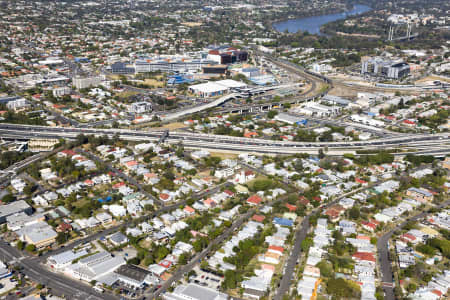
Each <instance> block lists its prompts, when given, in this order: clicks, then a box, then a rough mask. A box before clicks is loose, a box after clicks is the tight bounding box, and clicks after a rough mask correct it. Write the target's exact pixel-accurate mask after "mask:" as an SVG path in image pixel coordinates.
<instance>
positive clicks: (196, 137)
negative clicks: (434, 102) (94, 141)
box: [0, 124, 450, 154]
mask: <svg viewBox="0 0 450 300" xmlns="http://www.w3.org/2000/svg"><path fill="white" fill-rule="evenodd" d="M79 134H86V135H96V136H102V135H107V136H109V137H113V136H115V135H118V136H119V138H121V139H125V140H129V141H137V142H138V141H155V142H158V141H159V140H160V139H161V136H162V135H163V134H164V131H134V130H125V129H87V128H61V127H45V126H31V125H17V124H0V137H2V138H4V139H8V138H9V139H30V138H36V137H42V138H56V137H57V138H61V137H62V138H68V139H74V138H76V136H77V135H79ZM165 142H166V143H169V144H178V143H180V142H181V143H182V144H183V145H184V146H185V147H187V148H192V149H211V150H228V151H236V152H255V153H266V154H295V153H301V152H308V151H309V152H311V151H312V152H317V151H319V150H320V149H322V150H323V149H325V151H326V150H341V151H347V152H352V151H357V150H361V149H364V150H369V149H372V150H380V149H393V148H399V147H401V148H410V149H414V151H425V150H429V149H430V147H436V148H437V150H439V149H441V150H445V149H448V147H449V144H450V139H449V134H448V133H438V134H417V135H406V136H403V135H402V136H391V137H384V138H379V139H374V140H368V141H345V142H293V141H273V140H265V139H258V138H254V139H251V138H243V137H232V136H223V135H213V134H201V133H189V132H176V131H174V132H170V135H169V136H167V138H166V139H165ZM434 150H436V149H434Z"/></svg>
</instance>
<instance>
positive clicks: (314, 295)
mask: <svg viewBox="0 0 450 300" xmlns="http://www.w3.org/2000/svg"><path fill="white" fill-rule="evenodd" d="M320 282H322V279H320V278H319V279H318V280H317V281H316V284H315V285H314V291H313V293H312V295H311V300H316V298H317V290H318V289H319V285H320Z"/></svg>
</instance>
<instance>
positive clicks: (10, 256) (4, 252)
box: [0, 240, 118, 300]
mask: <svg viewBox="0 0 450 300" xmlns="http://www.w3.org/2000/svg"><path fill="white" fill-rule="evenodd" d="M0 255H1V257H2V258H3V259H5V260H7V261H10V262H11V261H16V263H17V264H18V265H19V266H21V267H22V270H21V272H22V273H24V274H25V275H26V276H28V277H29V278H30V279H31V280H32V281H34V282H38V283H41V284H43V285H45V286H47V287H49V288H50V289H51V292H52V294H55V295H59V296H65V297H68V299H80V300H86V299H92V300H93V299H105V300H112V299H118V298H117V297H115V296H113V295H109V294H106V293H104V294H99V293H97V292H95V291H94V290H93V289H92V288H91V287H90V286H89V285H87V284H84V283H82V282H81V281H77V280H73V279H71V278H68V277H65V276H63V275H61V274H57V273H53V272H51V271H49V270H48V269H47V268H46V267H44V266H42V265H41V264H40V262H39V259H37V258H36V257H28V256H24V255H23V254H22V253H21V252H20V251H18V250H17V249H16V248H14V247H11V246H10V245H8V244H7V243H6V242H4V241H2V240H1V241H0Z"/></svg>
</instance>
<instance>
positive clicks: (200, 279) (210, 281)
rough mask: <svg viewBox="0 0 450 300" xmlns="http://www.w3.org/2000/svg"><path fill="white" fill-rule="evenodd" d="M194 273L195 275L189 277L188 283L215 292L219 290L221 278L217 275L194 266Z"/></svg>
mask: <svg viewBox="0 0 450 300" xmlns="http://www.w3.org/2000/svg"><path fill="white" fill-rule="evenodd" d="M194 271H195V273H196V274H197V275H193V276H191V277H189V282H191V283H195V284H200V285H202V286H205V287H209V288H212V289H215V290H217V289H219V288H220V286H221V284H222V281H223V277H221V276H219V275H218V274H213V273H211V272H209V271H207V270H201V269H200V268H199V266H196V267H195V268H194Z"/></svg>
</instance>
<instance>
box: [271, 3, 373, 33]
mask: <svg viewBox="0 0 450 300" xmlns="http://www.w3.org/2000/svg"><path fill="white" fill-rule="evenodd" d="M370 10H372V8H371V7H369V6H367V5H363V4H356V5H355V6H354V7H353V9H352V10H350V11H346V12H342V13H338V14H329V15H322V16H315V17H307V18H299V19H292V20H287V21H282V22H278V23H275V24H273V28H275V29H276V30H277V31H279V32H285V31H286V29H287V30H288V31H289V32H291V33H293V32H297V31H299V30H301V31H308V32H309V33H312V34H319V35H321V33H320V27H322V25H324V24H327V23H330V22H333V21H336V20H342V19H345V18H347V16H352V15H358V14H362V13H365V12H368V11H370Z"/></svg>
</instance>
